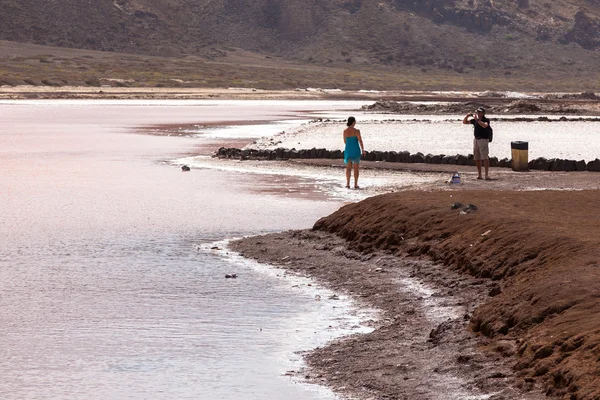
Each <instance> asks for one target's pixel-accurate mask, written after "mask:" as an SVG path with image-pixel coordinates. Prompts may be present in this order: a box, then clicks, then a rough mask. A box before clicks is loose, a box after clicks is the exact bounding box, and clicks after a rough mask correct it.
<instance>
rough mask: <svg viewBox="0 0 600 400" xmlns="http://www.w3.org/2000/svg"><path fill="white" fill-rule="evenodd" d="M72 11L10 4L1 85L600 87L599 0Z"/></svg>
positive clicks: (77, 6) (220, 3) (1, 35)
mask: <svg viewBox="0 0 600 400" xmlns="http://www.w3.org/2000/svg"><path fill="white" fill-rule="evenodd" d="M64 3H65V4H63V5H61V7H39V4H38V3H37V2H35V1H33V0H23V1H19V2H16V1H14V0H7V1H5V2H3V7H4V11H5V12H3V13H1V14H0V39H4V40H7V42H1V43H0V81H1V83H2V84H5V85H19V84H29V85H45V86H64V85H85V86H102V85H112V86H135V87H137V86H146V87H156V86H158V87H161V86H168V87H181V86H183V87H227V86H238V87H259V88H265V89H289V88H295V87H327V88H343V89H358V88H367V89H412V88H418V89H467V90H468V89H498V90H499V89H514V90H564V91H584V90H592V91H593V90H594V89H595V88H597V87H598V86H599V84H600V72H599V71H598V68H597V65H598V64H599V62H600V54H598V52H597V51H596V50H597V49H598V48H600V22H598V21H599V20H600V4H598V2H597V1H591V0H575V1H570V2H567V1H562V0H561V1H554V2H548V1H537V0H535V1H534V0H519V1H495V2H489V1H479V0H464V1H463V0H428V1H423V2H413V1H404V0H387V1H381V2H371V1H367V0H336V1H331V2H323V1H320V0H308V1H302V2H299V1H297V0H258V1H253V2H250V1H246V0H215V1H210V2H209V1H205V2H198V1H192V0H168V1H160V2H159V1H154V0H117V1H114V2H113V1H108V0H103V1H100V2H97V4H96V5H95V6H94V7H89V6H88V5H87V4H82V3H81V2H78V1H75V0H66V1H65V2H64ZM17 42H19V44H17ZM20 43H29V44H39V45H44V46H50V47H37V46H30V45H24V44H20ZM67 48H71V49H73V50H67ZM75 49H86V50H75ZM98 51H100V52H98ZM481 80H485V82H481Z"/></svg>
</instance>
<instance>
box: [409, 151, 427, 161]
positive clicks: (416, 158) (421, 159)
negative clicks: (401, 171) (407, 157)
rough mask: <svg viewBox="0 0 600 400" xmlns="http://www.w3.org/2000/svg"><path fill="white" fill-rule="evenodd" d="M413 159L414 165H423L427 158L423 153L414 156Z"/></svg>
mask: <svg viewBox="0 0 600 400" xmlns="http://www.w3.org/2000/svg"><path fill="white" fill-rule="evenodd" d="M411 158H412V162H413V163H423V162H425V156H424V155H423V153H417V154H414V155H413V156H412V157H411Z"/></svg>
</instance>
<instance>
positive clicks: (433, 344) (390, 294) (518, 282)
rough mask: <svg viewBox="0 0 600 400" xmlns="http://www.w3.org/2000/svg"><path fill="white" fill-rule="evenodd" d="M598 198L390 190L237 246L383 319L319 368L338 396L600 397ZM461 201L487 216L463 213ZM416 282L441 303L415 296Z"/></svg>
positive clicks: (323, 355)
mask: <svg viewBox="0 0 600 400" xmlns="http://www.w3.org/2000/svg"><path fill="white" fill-rule="evenodd" d="M599 194H600V193H599V192H598V191H577V192H573V191H535V192H531V191H528V192H524V191H491V190H483V191H482V190H477V191H462V190H459V191H455V192H452V193H448V192H445V191H428V192H415V191H410V192H403V193H391V194H387V195H381V196H375V197H372V198H369V199H367V200H365V201H362V202H359V203H354V204H350V205H347V206H345V207H342V208H341V209H340V210H339V211H337V212H335V213H333V214H332V215H330V216H328V217H325V218H323V219H321V220H320V221H318V222H317V223H316V224H315V226H314V227H313V229H312V230H309V231H293V232H284V233H280V234H273V235H269V236H263V237H254V238H247V239H243V240H241V241H239V242H237V243H234V244H233V245H232V246H233V248H234V249H235V250H237V251H240V252H241V253H242V254H244V255H246V256H247V257H252V258H255V259H257V260H259V261H262V262H268V263H272V264H275V265H278V266H280V267H282V268H285V269H288V270H292V271H296V272H299V273H302V274H308V275H310V276H314V277H317V278H319V279H321V280H323V281H324V282H327V283H328V284H329V285H331V287H332V288H333V289H334V290H339V291H344V292H348V293H350V294H352V295H353V296H355V297H357V298H360V299H361V300H362V301H363V302H365V304H368V305H369V306H376V307H378V308H380V309H381V310H383V311H384V318H383V319H382V320H381V321H380V322H379V326H378V329H377V330H376V331H375V332H374V333H372V334H369V335H365V336H358V337H351V338H349V339H348V340H345V341H340V342H336V343H333V344H331V345H330V346H327V347H325V348H321V349H318V350H317V351H316V352H314V353H312V354H310V355H309V356H308V357H307V360H308V363H309V365H310V367H311V370H310V371H309V372H308V373H306V374H307V375H308V378H309V379H312V380H315V381H317V382H321V383H323V382H324V383H327V384H329V385H331V386H333V387H334V388H336V390H337V391H339V392H340V393H344V394H348V395H352V396H356V397H358V398H361V399H363V398H407V399H448V398H471V397H467V394H465V393H464V392H461V390H463V391H464V390H466V391H467V393H469V395H487V396H491V397H486V398H492V399H529V398H541V397H543V395H544V394H545V395H547V396H548V397H550V398H571V399H592V398H597V396H598V395H600V392H598V387H600V377H599V376H598V374H597V362H596V361H592V359H594V360H595V355H594V354H595V353H596V349H597V346H599V345H600V344H599V343H600V336H599V335H598V333H597V332H598V330H599V327H600V319H599V318H598V317H597V316H598V315H600V314H599V313H598V308H600V304H599V303H598V301H597V298H598V297H599V296H600V293H599V291H598V288H597V285H596V283H597V281H598V269H597V265H598V264H597V260H598V256H599V255H600V254H599V253H598V248H600V246H599V245H600V236H599V235H598V230H597V226H598V223H599V222H600V221H598V215H597V213H596V212H595V210H597V206H598V200H597V199H598V195H599ZM451 196H452V197H451ZM455 201H460V202H462V203H464V204H468V203H472V204H475V205H477V207H478V210H477V211H476V212H473V213H464V212H463V213H461V209H456V210H452V209H451V207H450V206H451V204H452V203H453V202H455ZM405 279H413V280H414V281H416V282H419V283H420V284H422V285H425V286H426V287H428V288H429V292H425V293H414V292H411V290H410V287H411V285H410V284H408V285H407V281H406V280H405ZM414 281H413V282H414ZM431 301H434V302H437V305H438V309H442V310H446V312H447V311H448V310H449V309H452V312H451V313H450V315H448V316H447V317H448V318H447V319H445V320H444V318H438V319H435V318H433V319H432V318H429V319H428V318H427V310H428V308H429V309H430V310H431V308H432V306H431V304H428V302H431ZM433 309H434V310H435V309H436V308H435V307H433ZM450 382H453V383H454V386H453V385H452V384H450ZM452 393H454V394H456V395H454V394H452ZM461 393H463V394H461ZM452 396H454V397H452ZM474 398H478V397H474ZM481 398H483V397H481Z"/></svg>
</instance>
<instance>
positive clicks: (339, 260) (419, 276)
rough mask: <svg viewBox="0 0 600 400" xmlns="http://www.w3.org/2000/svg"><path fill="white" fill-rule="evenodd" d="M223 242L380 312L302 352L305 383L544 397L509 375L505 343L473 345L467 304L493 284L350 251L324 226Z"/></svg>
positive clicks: (380, 393)
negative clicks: (368, 329) (370, 324)
mask: <svg viewBox="0 0 600 400" xmlns="http://www.w3.org/2000/svg"><path fill="white" fill-rule="evenodd" d="M231 247H232V248H233V249H234V250H236V251H239V252H240V253H241V254H243V255H244V256H246V257H250V258H254V259H256V260H258V261H260V262H265V263H270V264H273V265H278V266H280V267H282V268H285V269H286V270H287V271H291V272H297V273H300V274H303V275H308V276H312V277H315V278H317V279H319V280H320V281H321V282H324V283H326V284H327V285H328V286H329V287H330V288H331V289H333V290H334V291H336V292H344V293H349V294H352V295H353V296H354V297H355V298H357V299H359V302H361V303H364V304H365V305H368V306H370V307H372V306H375V307H377V308H378V309H380V310H382V318H381V320H380V321H378V322H377V323H376V325H377V327H376V330H375V331H374V332H373V333H371V334H368V335H356V336H352V337H350V338H347V339H344V340H340V341H336V342H334V343H333V344H331V345H328V346H325V347H322V348H318V349H317V350H316V351H313V352H311V353H309V354H307V355H306V361H307V363H308V365H309V366H310V368H309V370H308V371H296V372H297V373H298V374H299V375H301V376H302V377H303V378H305V379H307V380H309V381H311V382H314V383H319V384H326V385H329V386H331V387H332V388H333V389H334V390H335V391H336V392H338V393H340V394H342V395H346V396H348V397H350V398H359V399H373V398H377V399H411V400H413V399H415V400H417V399H422V400H425V399H464V398H471V399H479V398H491V399H516V398H519V399H524V400H525V399H532V400H533V399H541V398H543V396H541V389H540V387H539V385H538V386H536V384H535V381H534V380H529V381H526V380H524V379H519V378H516V377H515V375H514V373H513V372H512V370H511V362H510V361H512V358H511V356H510V351H509V349H512V348H514V347H515V345H514V343H513V342H514V341H513V340H508V341H506V343H500V344H498V348H499V349H500V352H499V353H487V354H486V353H484V352H481V351H479V350H478V346H482V345H485V346H487V345H489V343H490V341H489V339H488V338H486V337H483V336H479V337H477V336H476V335H475V334H474V333H472V332H469V331H468V329H467V328H468V324H469V320H470V318H471V315H472V313H473V311H474V310H475V309H476V308H477V306H479V305H480V304H482V303H483V302H484V301H485V299H486V298H488V296H489V293H490V292H492V291H494V290H496V289H495V288H496V284H495V283H493V282H489V281H487V280H485V279H478V278H474V277H465V276H464V275H462V274H460V273H456V272H451V271H448V270H447V269H446V268H445V267H443V266H441V264H436V263H433V262H431V261H427V260H424V259H422V258H416V257H398V256H396V255H392V254H387V253H386V252H381V251H374V252H370V253H368V254H365V253H362V252H357V251H354V250H351V249H349V248H348V247H347V243H346V241H345V240H344V239H342V238H340V237H338V236H336V235H334V234H330V233H327V232H322V231H314V232H311V231H289V232H283V233H278V234H271V235H265V236H260V237H252V238H247V239H243V240H241V241H237V242H234V243H232V245H231ZM513 351H514V350H513ZM485 396H492V397H485Z"/></svg>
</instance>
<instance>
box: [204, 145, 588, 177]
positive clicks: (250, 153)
mask: <svg viewBox="0 0 600 400" xmlns="http://www.w3.org/2000/svg"><path fill="white" fill-rule="evenodd" d="M214 157H217V158H223V159H236V160H294V159H316V158H321V159H330V160H338V159H342V158H344V152H343V151H342V150H327V149H317V148H312V149H303V150H296V149H286V148H282V147H280V148H277V149H260V150H258V149H243V150H242V149H238V148H234V147H221V148H220V149H219V150H217V151H216V152H215V154H214ZM363 160H364V161H385V162H393V163H425V164H449V165H475V160H474V159H473V155H472V154H469V155H468V156H465V155H460V154H457V155H454V156H448V155H445V154H440V155H432V154H427V155H424V154H423V153H420V152H419V153H416V154H410V152H408V151H400V152H398V151H367V152H366V153H365V156H364V157H363ZM490 166H491V167H500V168H511V167H512V162H511V160H510V159H508V158H503V159H501V160H499V159H498V158H497V157H491V158H490ZM528 166H529V169H534V170H540V171H567V172H570V171H593V172H600V160H599V159H597V158H596V159H595V160H593V161H589V162H586V161H585V160H579V161H576V160H566V159H561V158H550V159H547V158H544V157H539V158H536V159H535V160H531V161H529V163H528Z"/></svg>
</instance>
